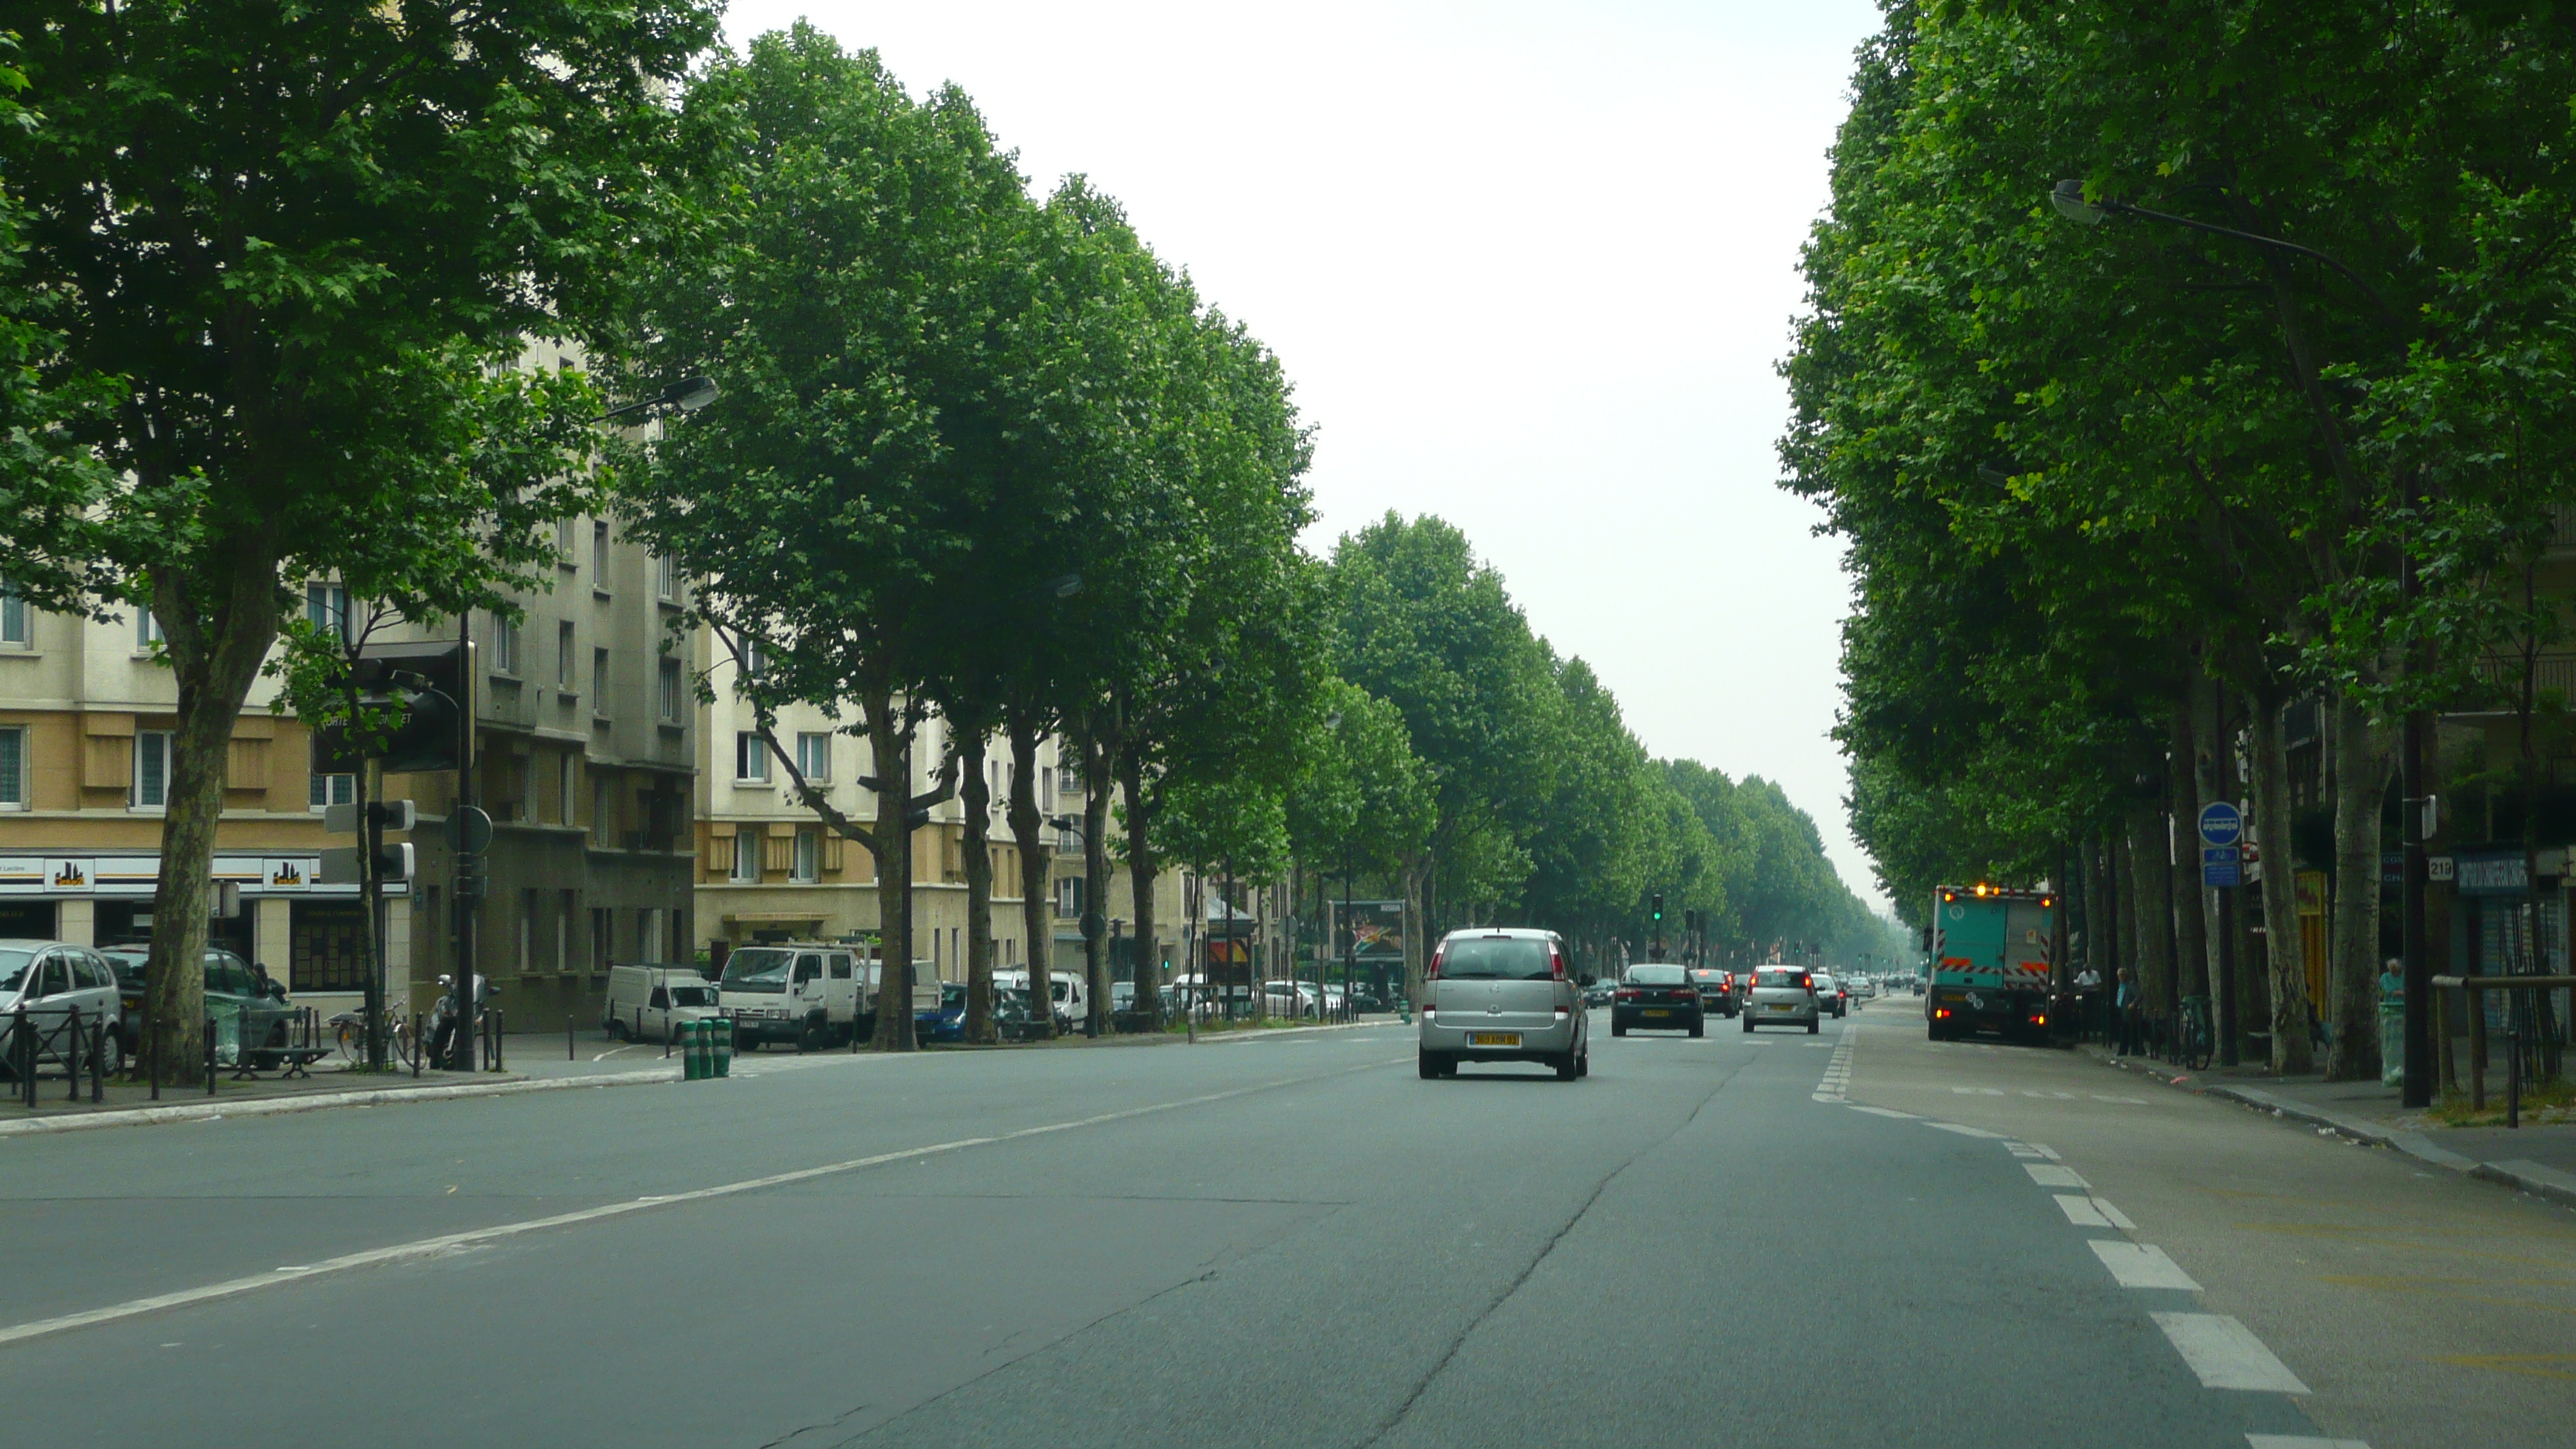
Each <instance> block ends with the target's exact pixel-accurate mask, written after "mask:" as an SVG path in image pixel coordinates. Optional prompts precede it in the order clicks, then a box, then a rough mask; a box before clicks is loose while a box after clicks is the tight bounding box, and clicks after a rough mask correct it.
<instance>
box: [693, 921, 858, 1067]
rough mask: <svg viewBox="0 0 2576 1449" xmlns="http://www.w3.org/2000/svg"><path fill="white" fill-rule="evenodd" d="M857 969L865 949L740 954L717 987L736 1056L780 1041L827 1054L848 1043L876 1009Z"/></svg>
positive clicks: (765, 948) (765, 949)
mask: <svg viewBox="0 0 2576 1449" xmlns="http://www.w3.org/2000/svg"><path fill="white" fill-rule="evenodd" d="M858 961H859V951H858V948H857V947H855V946H851V945H848V944H833V943H828V942H820V941H816V942H802V941H786V942H780V943H777V944H774V945H771V944H764V945H758V946H737V947H735V948H734V950H733V953H732V954H731V955H729V956H727V957H726V958H725V965H724V975H723V976H722V977H721V978H720V979H719V980H718V981H717V983H716V991H717V1002H718V1005H719V1006H720V1007H721V1008H722V1009H723V1011H724V1014H725V1015H727V1016H730V1017H732V1018H733V1042H734V1050H736V1051H743V1052H752V1051H758V1050H760V1048H761V1047H762V1046H764V1045H766V1044H767V1043H770V1042H774V1041H777V1042H794V1043H795V1044H796V1049H797V1050H798V1051H820V1050H822V1049H824V1048H826V1047H831V1046H836V1045H840V1044H843V1043H846V1042H848V1041H849V1040H850V1037H851V1035H852V1033H854V1032H855V1031H856V1030H857V1029H858V1022H859V1018H860V1017H861V1016H862V1015H864V1014H866V1013H867V1012H868V1011H870V1010H871V1009H872V1005H873V1003H872V1002H871V1001H869V1000H868V999H867V997H868V996H870V995H872V994H873V993H870V992H866V991H865V990H864V984H865V983H864V981H863V973H862V972H861V971H860V970H859V969H858Z"/></svg>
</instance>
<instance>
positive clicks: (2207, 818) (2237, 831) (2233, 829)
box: [2200, 800, 2245, 846]
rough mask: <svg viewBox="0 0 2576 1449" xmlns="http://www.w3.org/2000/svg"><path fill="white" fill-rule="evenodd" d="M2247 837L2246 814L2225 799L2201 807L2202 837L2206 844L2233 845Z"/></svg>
mask: <svg viewBox="0 0 2576 1449" xmlns="http://www.w3.org/2000/svg"><path fill="white" fill-rule="evenodd" d="M2244 838H2245V816H2244V813H2243V812H2242V811H2239V810H2238V809H2237V808H2236V807H2235V806H2234V805H2231V804H2229V803H2228V802H2226V801H2224V800H2212V801H2211V802H2209V803H2208V804H2207V805H2204V806H2202V807H2200V839H2201V842H2202V843H2203V844H2205V845H2224V846H2233V845H2235V844H2236V843H2237V842H2238V841H2240V840H2243V839H2244Z"/></svg>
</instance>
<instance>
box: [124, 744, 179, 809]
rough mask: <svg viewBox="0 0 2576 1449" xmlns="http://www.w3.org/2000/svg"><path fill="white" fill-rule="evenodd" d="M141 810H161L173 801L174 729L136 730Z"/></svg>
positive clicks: (136, 781) (136, 780) (137, 799)
mask: <svg viewBox="0 0 2576 1449" xmlns="http://www.w3.org/2000/svg"><path fill="white" fill-rule="evenodd" d="M131 799H132V803H133V806H134V808H135V809H137V810H160V809H163V808H165V807H167V806H168V805H169V803H170V732H169V731H168V730H136V731H135V732H134V793H133V795H132V797H131Z"/></svg>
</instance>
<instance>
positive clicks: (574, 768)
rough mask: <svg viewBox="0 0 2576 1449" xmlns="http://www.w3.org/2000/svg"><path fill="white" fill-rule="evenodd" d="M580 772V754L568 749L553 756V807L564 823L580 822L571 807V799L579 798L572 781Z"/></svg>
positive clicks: (576, 788)
mask: <svg viewBox="0 0 2576 1449" xmlns="http://www.w3.org/2000/svg"><path fill="white" fill-rule="evenodd" d="M580 772H581V757H580V756H578V755H575V754H573V753H572V752H571V751H569V750H567V751H565V752H564V753H562V754H560V755H557V756H555V809H556V810H557V811H558V812H559V814H558V815H557V817H556V818H557V819H559V820H561V821H562V822H563V823H564V824H566V825H579V824H580V823H581V821H580V820H579V819H577V818H576V812H575V811H574V808H573V801H574V800H575V799H577V798H579V796H578V787H577V786H576V785H575V784H574V783H573V782H574V780H575V779H577V778H578V777H579V775H580Z"/></svg>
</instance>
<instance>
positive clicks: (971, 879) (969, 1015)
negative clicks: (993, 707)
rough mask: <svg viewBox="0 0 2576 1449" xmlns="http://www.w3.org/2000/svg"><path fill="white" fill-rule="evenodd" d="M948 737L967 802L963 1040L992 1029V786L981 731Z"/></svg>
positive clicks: (989, 1037)
mask: <svg viewBox="0 0 2576 1449" xmlns="http://www.w3.org/2000/svg"><path fill="white" fill-rule="evenodd" d="M965 734H966V738H965V739H963V740H958V741H954V742H952V747H953V748H955V749H957V750H958V752H959V754H960V755H961V756H962V757H963V759H964V761H965V763H964V765H963V767H962V770H963V779H962V781H961V788H962V790H963V798H964V804H965V807H966V1030H965V1036H966V1040H968V1041H971V1042H990V1041H993V1040H995V1039H996V1033H995V1032H994V1030H993V830H992V819H993V787H992V782H991V781H989V780H987V779H986V778H985V776H984V768H985V766H984V758H985V738H986V737H985V733H984V731H983V730H982V729H981V728H977V727H970V728H968V729H967V730H966V731H965Z"/></svg>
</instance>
